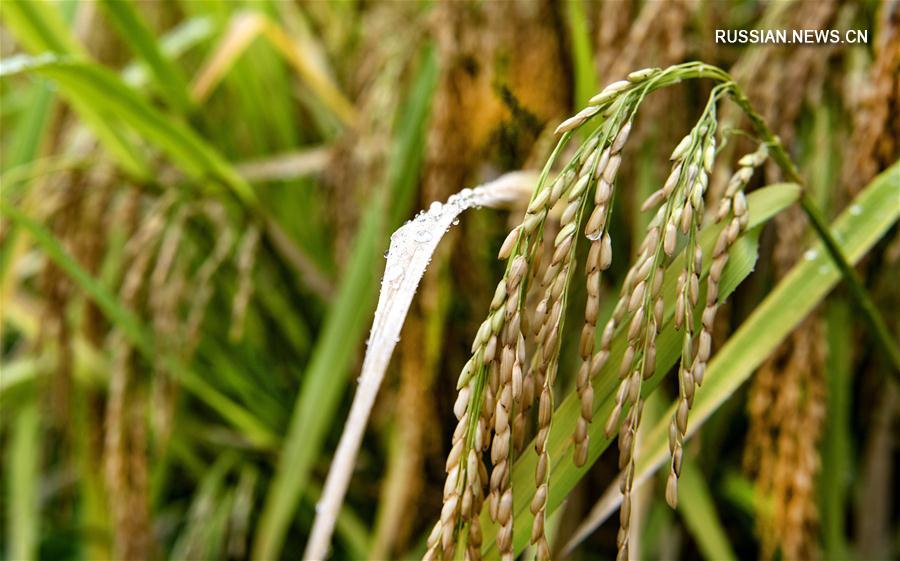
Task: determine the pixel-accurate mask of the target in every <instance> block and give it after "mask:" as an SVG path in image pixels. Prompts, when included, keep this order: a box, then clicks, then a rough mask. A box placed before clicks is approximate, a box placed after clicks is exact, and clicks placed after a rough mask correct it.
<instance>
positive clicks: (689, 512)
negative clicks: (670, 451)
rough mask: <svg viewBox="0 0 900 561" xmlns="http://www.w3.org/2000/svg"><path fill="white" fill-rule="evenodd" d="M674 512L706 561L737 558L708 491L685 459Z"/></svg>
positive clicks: (723, 560) (704, 482) (697, 473)
mask: <svg viewBox="0 0 900 561" xmlns="http://www.w3.org/2000/svg"><path fill="white" fill-rule="evenodd" d="M678 496H679V497H680V498H679V500H678V506H679V509H678V511H679V512H680V513H681V517H682V518H683V519H684V524H685V525H686V526H687V528H688V531H689V532H690V533H691V535H692V536H693V537H694V541H696V542H697V545H698V546H699V548H700V553H702V554H703V557H705V558H706V559H707V560H708V561H731V560H736V559H737V554H735V552H734V550H733V549H732V548H731V544H730V543H728V538H727V536H726V535H725V529H724V528H723V527H722V522H721V521H720V520H719V515H718V514H717V513H716V507H715V505H714V504H713V500H712V495H711V494H710V492H709V487H707V485H706V481H705V480H704V479H703V475H702V474H701V473H700V471H699V467H698V466H697V464H696V462H694V461H693V460H692V459H688V458H685V461H684V464H683V467H682V475H681V477H680V478H679V483H678Z"/></svg>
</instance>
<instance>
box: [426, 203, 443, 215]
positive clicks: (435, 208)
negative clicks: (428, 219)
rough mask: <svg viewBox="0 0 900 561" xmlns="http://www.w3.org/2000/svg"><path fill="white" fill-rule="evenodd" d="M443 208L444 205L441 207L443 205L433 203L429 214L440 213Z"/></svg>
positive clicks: (429, 208)
mask: <svg viewBox="0 0 900 561" xmlns="http://www.w3.org/2000/svg"><path fill="white" fill-rule="evenodd" d="M442 206H443V205H441V203H439V202H437V201H434V202H433V203H431V206H430V207H428V212H434V213H438V212H440V211H441V207H442Z"/></svg>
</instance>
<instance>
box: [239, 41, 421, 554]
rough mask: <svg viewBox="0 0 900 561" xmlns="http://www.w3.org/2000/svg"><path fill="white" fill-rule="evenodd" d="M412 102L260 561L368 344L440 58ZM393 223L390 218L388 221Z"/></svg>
mask: <svg viewBox="0 0 900 561" xmlns="http://www.w3.org/2000/svg"><path fill="white" fill-rule="evenodd" d="M423 63H424V64H423V66H422V68H421V70H420V71H419V74H418V76H417V78H416V81H415V83H414V86H413V90H412V92H411V94H410V97H409V99H408V101H407V103H406V104H405V107H403V108H402V109H401V111H400V114H401V115H402V116H403V119H402V120H401V121H400V122H399V123H398V126H397V133H396V139H395V146H394V150H393V152H392V153H393V156H392V158H391V161H390V162H389V165H388V172H387V181H386V187H387V190H388V191H387V192H384V191H379V194H378V195H376V197H377V200H376V201H375V202H374V203H372V204H371V205H369V207H368V209H367V210H366V214H365V215H364V218H363V221H362V225H361V227H360V230H359V232H358V233H357V235H356V241H355V243H354V247H353V251H352V255H351V257H350V262H349V264H348V266H347V269H346V270H345V271H344V273H343V274H342V275H341V278H342V279H343V280H342V282H341V284H340V287H339V288H338V291H337V296H336V298H335V300H334V303H333V305H332V307H331V309H330V311H329V313H328V317H327V318H326V320H325V325H324V326H323V328H322V331H321V334H320V335H319V338H318V339H317V340H316V344H315V347H314V349H313V352H312V358H311V359H310V362H309V365H308V366H307V368H306V372H305V373H304V375H303V385H302V386H301V388H300V393H299V394H298V396H297V402H296V405H295V406H294V412H293V415H292V418H291V423H290V426H289V428H288V433H287V436H286V438H285V441H284V448H283V450H282V452H281V458H280V459H279V462H278V469H277V471H276V473H275V477H274V479H273V480H272V484H271V485H270V487H269V493H268V496H267V497H266V501H265V505H264V506H263V511H262V515H261V518H260V522H259V526H258V529H257V535H256V541H255V543H254V547H253V555H252V557H253V558H254V559H275V558H277V557H278V554H279V552H280V550H281V547H282V544H283V542H284V536H285V533H286V532H287V528H288V524H289V523H290V521H291V517H292V516H293V513H294V511H295V510H296V508H297V502H298V500H299V498H300V495H301V493H302V492H303V490H304V488H305V486H306V484H307V482H308V480H309V474H310V471H311V470H312V467H313V464H314V463H315V462H316V461H317V460H318V459H319V456H320V453H321V449H322V444H323V441H324V439H325V435H326V433H327V431H328V429H329V428H331V422H332V419H333V418H334V413H335V410H336V408H337V406H338V404H339V402H340V399H341V397H342V396H343V395H344V394H345V392H346V390H347V388H348V387H349V384H350V379H349V378H348V374H349V366H350V361H351V359H352V357H353V354H354V353H353V350H354V349H356V348H357V345H358V344H359V343H360V342H361V341H362V338H363V336H364V333H365V328H366V326H367V325H368V322H369V319H370V317H371V315H370V314H371V311H372V308H373V306H374V303H375V298H376V295H377V290H378V278H377V276H376V275H377V271H378V270H379V269H380V267H379V261H380V259H381V254H382V252H383V251H384V247H385V246H386V241H387V237H386V233H385V232H386V231H388V228H389V229H390V230H393V228H394V226H396V224H397V223H398V222H399V221H400V220H401V218H402V216H403V215H404V214H406V213H408V212H409V209H410V206H411V203H412V197H413V196H414V194H415V186H416V181H417V179H418V172H419V165H420V162H421V159H422V148H423V140H424V134H425V125H426V123H427V121H428V119H427V116H428V109H429V107H430V102H431V94H432V91H433V89H434V86H435V84H436V82H437V59H436V56H435V54H434V51H433V49H431V48H429V49H428V50H427V51H426V56H425V57H424V60H423ZM386 217H387V219H386Z"/></svg>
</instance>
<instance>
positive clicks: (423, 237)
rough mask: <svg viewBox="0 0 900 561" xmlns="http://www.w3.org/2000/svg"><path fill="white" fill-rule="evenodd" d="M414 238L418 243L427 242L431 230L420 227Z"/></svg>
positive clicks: (429, 238) (429, 239)
mask: <svg viewBox="0 0 900 561" xmlns="http://www.w3.org/2000/svg"><path fill="white" fill-rule="evenodd" d="M415 240H416V241H417V242H419V243H428V242H430V241H431V232H429V231H428V230H425V229H422V230H418V231H417V232H416V236H415Z"/></svg>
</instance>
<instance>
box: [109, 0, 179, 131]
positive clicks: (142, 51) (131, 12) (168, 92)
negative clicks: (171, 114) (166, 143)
mask: <svg viewBox="0 0 900 561" xmlns="http://www.w3.org/2000/svg"><path fill="white" fill-rule="evenodd" d="M100 5H101V6H102V7H103V10H104V12H105V13H106V15H107V16H108V17H109V19H110V20H111V21H112V22H113V24H114V25H115V26H116V28H117V29H118V31H119V35H120V36H121V37H122V40H123V41H124V42H125V43H126V44H127V45H128V46H129V47H131V50H132V51H134V53H135V54H136V55H138V56H139V57H140V58H141V59H142V60H143V61H144V63H145V64H146V65H147V67H148V68H149V69H150V71H151V72H153V74H154V76H155V77H156V85H157V87H159V89H160V91H161V92H162V93H163V95H164V96H165V98H166V101H167V102H168V103H169V105H170V106H171V107H172V108H173V109H175V110H176V111H178V112H179V113H187V112H188V111H189V110H190V107H191V100H190V98H189V97H188V94H187V80H186V79H185V77H184V75H183V74H182V73H181V70H180V69H179V68H178V67H177V66H175V65H174V64H172V61H171V60H170V59H169V58H168V57H167V56H166V55H165V54H164V53H163V52H162V50H161V49H160V43H159V41H157V40H156V38H155V37H154V36H153V32H152V31H151V30H150V29H149V28H148V27H147V25H146V23H144V21H143V19H141V16H140V14H138V12H137V10H135V8H134V6H133V5H132V3H131V0H102V1H101V2H100Z"/></svg>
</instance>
